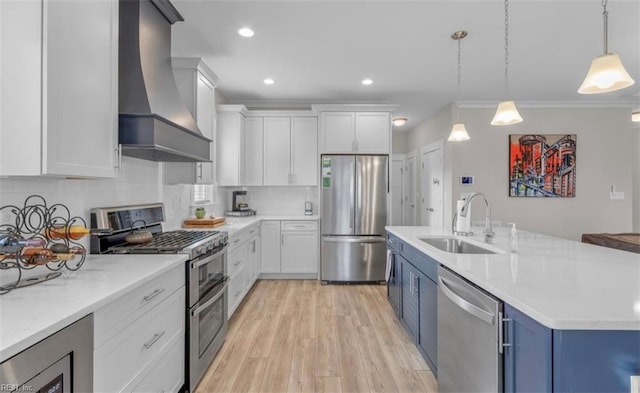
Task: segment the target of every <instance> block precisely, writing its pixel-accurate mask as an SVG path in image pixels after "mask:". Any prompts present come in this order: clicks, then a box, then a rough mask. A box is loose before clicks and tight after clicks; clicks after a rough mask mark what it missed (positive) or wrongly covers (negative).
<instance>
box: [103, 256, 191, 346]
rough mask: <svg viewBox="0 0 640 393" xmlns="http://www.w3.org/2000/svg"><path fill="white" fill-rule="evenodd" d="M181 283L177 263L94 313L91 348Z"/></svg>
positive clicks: (182, 274)
mask: <svg viewBox="0 0 640 393" xmlns="http://www.w3.org/2000/svg"><path fill="white" fill-rule="evenodd" d="M184 283H185V267H184V266H183V265H180V266H177V267H176V268H175V269H172V270H170V271H168V272H167V273H165V274H163V275H162V276H160V277H158V278H156V279H154V280H152V281H150V282H148V283H146V284H143V285H142V286H140V287H139V288H136V289H134V290H133V291H131V292H129V293H127V294H125V295H123V296H122V297H120V298H119V299H116V300H115V301H113V302H111V303H109V304H107V305H106V306H104V307H102V308H101V309H99V310H98V311H96V312H95V313H94V317H93V320H94V341H93V343H94V346H93V347H94V348H99V347H100V346H101V345H102V344H103V343H104V342H105V341H106V340H108V339H109V338H110V337H112V336H114V335H115V334H116V333H118V332H119V331H120V330H122V329H123V328H124V327H126V326H127V325H128V324H130V323H131V321H132V317H133V318H135V317H136V316H140V315H142V314H144V313H145V312H147V311H148V310H150V309H151V308H153V307H154V306H155V305H157V304H159V303H160V302H162V301H163V300H164V299H166V298H167V297H168V296H169V295H171V294H172V293H173V292H175V291H176V289H178V288H180V287H183V286H184Z"/></svg>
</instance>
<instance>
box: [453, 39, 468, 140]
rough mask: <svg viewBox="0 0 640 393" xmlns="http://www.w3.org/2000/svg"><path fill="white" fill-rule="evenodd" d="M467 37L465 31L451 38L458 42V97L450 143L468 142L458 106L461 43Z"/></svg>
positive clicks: (458, 98) (458, 96)
mask: <svg viewBox="0 0 640 393" xmlns="http://www.w3.org/2000/svg"><path fill="white" fill-rule="evenodd" d="M466 36H467V32H466V31H464V30H461V31H456V32H455V33H453V34H451V38H453V39H454V40H456V41H458V95H457V98H456V123H455V124H454V125H453V128H452V129H451V134H450V135H449V139H448V141H450V142H461V141H468V140H469V139H470V138H469V134H468V133H467V129H466V128H465V126H464V123H462V122H460V107H459V106H458V102H459V101H460V85H461V84H460V80H461V75H462V72H461V66H460V64H461V57H462V47H461V43H460V41H461V40H462V39H463V38H464V37H466Z"/></svg>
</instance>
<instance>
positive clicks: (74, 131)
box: [0, 0, 118, 177]
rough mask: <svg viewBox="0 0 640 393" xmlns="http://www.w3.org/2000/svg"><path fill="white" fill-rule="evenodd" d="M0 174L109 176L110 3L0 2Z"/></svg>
mask: <svg viewBox="0 0 640 393" xmlns="http://www.w3.org/2000/svg"><path fill="white" fill-rule="evenodd" d="M0 29H1V32H0V70H1V78H0V81H1V82H0V83H1V87H0V175H2V176H37V175H52V176H77V177H115V175H116V171H115V166H116V161H117V159H116V145H117V127H118V2H117V1H80V0H71V1H48V0H44V1H0Z"/></svg>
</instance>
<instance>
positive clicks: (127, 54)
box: [118, 0, 211, 162]
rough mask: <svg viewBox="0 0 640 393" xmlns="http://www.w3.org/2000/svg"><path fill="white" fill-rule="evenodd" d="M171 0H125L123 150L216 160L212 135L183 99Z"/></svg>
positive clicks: (159, 157) (161, 157) (152, 156)
mask: <svg viewBox="0 0 640 393" xmlns="http://www.w3.org/2000/svg"><path fill="white" fill-rule="evenodd" d="M183 20H184V19H183V18H182V16H181V15H180V13H178V11H177V10H176V9H175V7H174V6H173V5H172V4H171V3H170V2H169V1H168V0H120V42H119V131H118V135H119V137H118V139H119V143H120V145H121V146H122V154H123V155H126V156H131V157H136V158H141V159H144V160H151V161H172V162H202V161H210V160H211V158H210V155H209V152H210V149H209V146H210V143H211V140H210V139H208V138H206V137H205V136H203V135H202V132H200V130H199V129H198V126H197V125H196V122H195V120H194V119H193V116H192V115H191V113H190V112H189V110H188V109H187V107H186V105H185V104H184V103H183V101H182V98H181V97H180V93H179V92H178V88H177V86H176V83H175V80H174V78H173V69H172V68H171V25H172V24H173V23H175V22H178V21H183Z"/></svg>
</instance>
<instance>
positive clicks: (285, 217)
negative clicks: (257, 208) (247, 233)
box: [182, 214, 320, 236]
mask: <svg viewBox="0 0 640 393" xmlns="http://www.w3.org/2000/svg"><path fill="white" fill-rule="evenodd" d="M225 219H226V224H225V225H221V226H219V227H215V228H211V229H209V228H191V229H193V230H199V231H206V230H212V231H226V232H227V233H228V234H229V236H233V235H234V234H235V233H237V232H239V231H242V230H243V229H245V228H247V227H249V226H251V225H253V224H256V223H259V222H261V221H267V220H273V221H318V220H319V219H320V216H319V215H317V214H314V215H312V216H305V215H302V214H297V215H294V214H259V215H255V216H248V217H225ZM182 229H184V228H182Z"/></svg>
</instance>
